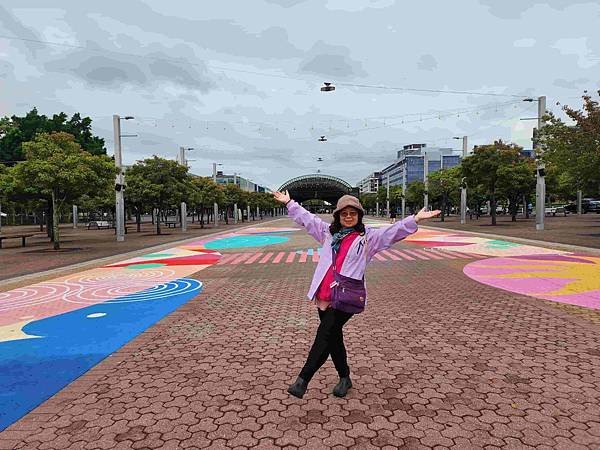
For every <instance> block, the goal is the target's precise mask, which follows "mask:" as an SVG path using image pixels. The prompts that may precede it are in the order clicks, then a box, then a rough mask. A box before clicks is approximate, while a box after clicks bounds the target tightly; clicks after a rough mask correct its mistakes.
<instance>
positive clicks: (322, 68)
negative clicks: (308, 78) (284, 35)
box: [300, 41, 366, 78]
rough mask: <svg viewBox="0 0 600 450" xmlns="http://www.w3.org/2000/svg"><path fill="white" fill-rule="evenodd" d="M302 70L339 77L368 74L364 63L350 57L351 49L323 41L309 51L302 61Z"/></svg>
mask: <svg viewBox="0 0 600 450" xmlns="http://www.w3.org/2000/svg"><path fill="white" fill-rule="evenodd" d="M300 72H310V73H316V74H319V75H332V76H335V77H339V78H346V77H351V76H359V77H363V76H365V75H366V72H365V71H364V69H363V68H362V64H361V63H360V62H359V61H355V60H353V59H352V58H351V57H350V50H349V49H348V48H347V47H343V46H341V45H330V44H327V43H325V42H323V41H318V42H317V43H315V45H313V47H312V48H311V49H310V50H309V51H308V52H307V56H306V58H304V60H303V61H302V62H301V63H300Z"/></svg>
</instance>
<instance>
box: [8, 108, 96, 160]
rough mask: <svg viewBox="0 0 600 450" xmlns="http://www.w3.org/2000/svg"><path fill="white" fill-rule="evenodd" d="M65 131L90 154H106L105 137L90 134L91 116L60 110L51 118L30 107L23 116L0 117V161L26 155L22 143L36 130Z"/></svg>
mask: <svg viewBox="0 0 600 450" xmlns="http://www.w3.org/2000/svg"><path fill="white" fill-rule="evenodd" d="M53 132H65V133H69V134H71V135H73V136H74V140H75V142H77V143H78V144H79V145H80V146H81V148H82V149H83V150H85V151H87V152H89V153H91V154H93V155H105V154H106V148H105V147H104V139H102V138H99V137H97V136H94V135H93V134H92V119H90V118H89V117H84V118H82V117H81V114H79V113H76V114H73V116H72V117H71V118H70V119H69V117H68V116H67V115H66V114H65V113H63V112H61V113H59V114H54V115H53V116H52V117H51V118H48V117H46V116H45V115H40V114H38V111H37V109H36V108H33V109H32V110H31V111H30V112H28V113H27V114H26V115H25V116H24V117H18V116H12V117H3V118H2V119H0V162H2V161H5V162H6V163H7V164H8V165H14V164H16V163H17V162H18V161H22V160H24V159H25V152H24V149H23V143H24V142H29V141H33V140H34V138H35V136H36V134H38V133H53Z"/></svg>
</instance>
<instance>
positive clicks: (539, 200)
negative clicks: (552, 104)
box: [533, 96, 546, 231]
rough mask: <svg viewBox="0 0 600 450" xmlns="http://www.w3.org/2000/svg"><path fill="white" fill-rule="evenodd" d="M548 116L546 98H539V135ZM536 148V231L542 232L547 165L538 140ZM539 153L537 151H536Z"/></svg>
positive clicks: (544, 213)
mask: <svg viewBox="0 0 600 450" xmlns="http://www.w3.org/2000/svg"><path fill="white" fill-rule="evenodd" d="M545 114H546V96H542V97H538V115H537V119H538V126H537V130H538V134H539V132H540V131H541V130H542V127H543V126H544V120H543V118H544V115H545ZM533 143H534V148H535V149H536V150H537V149H538V148H539V152H540V154H539V157H538V156H537V155H536V165H537V170H536V177H537V182H536V185H535V200H536V208H535V209H536V213H535V229H536V230H538V231H542V230H543V229H544V216H545V215H546V178H545V167H546V166H545V164H544V162H543V160H542V157H543V155H544V149H543V148H541V147H539V145H538V143H537V139H534V141H533ZM536 153H537V151H536Z"/></svg>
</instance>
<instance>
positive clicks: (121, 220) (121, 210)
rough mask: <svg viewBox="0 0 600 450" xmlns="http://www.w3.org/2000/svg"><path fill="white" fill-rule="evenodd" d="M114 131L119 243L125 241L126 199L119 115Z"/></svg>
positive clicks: (116, 215)
mask: <svg viewBox="0 0 600 450" xmlns="http://www.w3.org/2000/svg"><path fill="white" fill-rule="evenodd" d="M113 129H114V138H115V166H117V168H118V169H119V173H117V177H116V180H115V200H116V201H115V205H116V211H115V219H116V223H115V231H116V233H117V242H123V241H124V240H125V199H124V198H123V187H124V184H125V183H124V179H123V166H122V156H121V118H120V117H119V115H118V114H115V115H113Z"/></svg>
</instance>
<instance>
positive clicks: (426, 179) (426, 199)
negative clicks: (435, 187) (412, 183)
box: [423, 151, 429, 210]
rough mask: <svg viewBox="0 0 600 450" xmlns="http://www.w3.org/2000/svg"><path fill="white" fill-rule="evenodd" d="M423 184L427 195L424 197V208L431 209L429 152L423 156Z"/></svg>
mask: <svg viewBox="0 0 600 450" xmlns="http://www.w3.org/2000/svg"><path fill="white" fill-rule="evenodd" d="M423 184H424V185H425V194H424V195H423V208H425V210H427V209H429V156H428V155H427V151H425V153H424V154H423Z"/></svg>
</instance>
